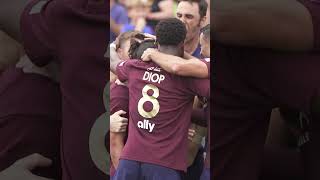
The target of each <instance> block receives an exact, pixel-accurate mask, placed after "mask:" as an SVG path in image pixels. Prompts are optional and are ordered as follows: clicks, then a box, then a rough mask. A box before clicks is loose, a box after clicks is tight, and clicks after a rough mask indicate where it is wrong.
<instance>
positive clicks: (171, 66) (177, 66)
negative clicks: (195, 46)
mask: <svg viewBox="0 0 320 180" xmlns="http://www.w3.org/2000/svg"><path fill="white" fill-rule="evenodd" d="M184 58H185V59H184ZM184 58H181V57H178V56H173V55H168V54H164V53H161V52H159V51H158V50H156V49H151V48H150V49H147V50H146V51H145V52H144V53H143V55H142V59H143V60H145V61H147V60H150V59H151V60H152V61H153V62H155V63H157V64H158V65H159V66H160V67H161V68H163V69H164V70H166V71H167V72H169V73H172V74H176V75H179V76H192V77H198V78H206V77H208V68H207V66H206V64H205V63H204V62H201V61H200V60H199V59H197V58H195V57H192V56H190V55H188V54H185V57H184ZM187 59H188V60H187Z"/></svg>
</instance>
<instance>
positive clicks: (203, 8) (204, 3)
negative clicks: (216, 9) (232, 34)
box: [178, 0, 208, 18]
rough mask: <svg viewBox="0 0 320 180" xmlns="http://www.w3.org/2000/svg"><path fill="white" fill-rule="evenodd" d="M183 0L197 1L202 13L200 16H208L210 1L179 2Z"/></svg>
mask: <svg viewBox="0 0 320 180" xmlns="http://www.w3.org/2000/svg"><path fill="white" fill-rule="evenodd" d="M183 1H187V2H190V3H193V2H194V3H197V4H198V5H199V14H200V18H203V17H204V16H206V14H207V9H208V3H207V1H206V0H179V1H178V2H179V3H180V2H183Z"/></svg>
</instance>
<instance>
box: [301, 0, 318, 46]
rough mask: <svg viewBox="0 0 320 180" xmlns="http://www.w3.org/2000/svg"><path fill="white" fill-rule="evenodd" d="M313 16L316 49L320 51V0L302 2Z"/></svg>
mask: <svg viewBox="0 0 320 180" xmlns="http://www.w3.org/2000/svg"><path fill="white" fill-rule="evenodd" d="M300 2H301V3H302V4H303V5H304V6H305V7H306V8H307V9H308V10H309V13H310V14H311V16H312V24H313V32H314V48H315V49H320V0H300Z"/></svg>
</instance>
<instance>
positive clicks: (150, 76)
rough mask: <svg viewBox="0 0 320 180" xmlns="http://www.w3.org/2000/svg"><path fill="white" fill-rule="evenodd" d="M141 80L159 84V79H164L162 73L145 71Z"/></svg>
mask: <svg viewBox="0 0 320 180" xmlns="http://www.w3.org/2000/svg"><path fill="white" fill-rule="evenodd" d="M142 80H145V81H149V82H154V83H158V84H160V83H161V81H163V80H165V76H164V75H162V74H157V73H154V72H148V71H145V72H144V75H143V78H142Z"/></svg>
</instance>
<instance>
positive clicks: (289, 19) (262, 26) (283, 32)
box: [212, 0, 314, 50]
mask: <svg viewBox="0 0 320 180" xmlns="http://www.w3.org/2000/svg"><path fill="white" fill-rule="evenodd" d="M212 3H213V4H212V8H213V9H212V12H213V13H214V14H213V16H212V18H213V19H212V23H213V24H212V27H213V28H212V29H213V33H212V34H213V38H214V40H217V41H219V42H222V43H226V44H233V45H245V46H254V47H266V48H273V49H282V50H309V49H312V48H313V45H314V37H313V24H312V18H311V15H310V13H309V11H308V9H307V8H306V7H305V6H304V5H303V4H301V3H300V2H298V1H297V0H255V1H252V0H241V1H234V0H217V1H212Z"/></svg>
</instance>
